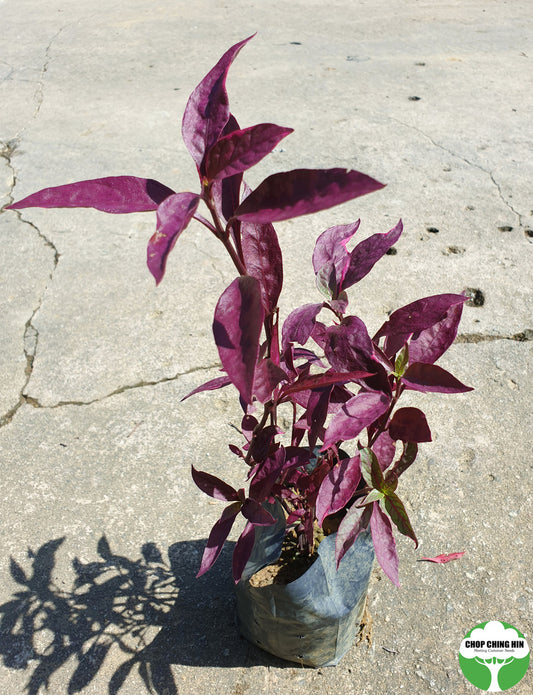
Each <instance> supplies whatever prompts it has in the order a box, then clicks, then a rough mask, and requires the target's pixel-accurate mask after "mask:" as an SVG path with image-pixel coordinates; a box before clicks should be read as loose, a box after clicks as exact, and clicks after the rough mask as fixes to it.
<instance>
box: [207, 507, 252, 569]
mask: <svg viewBox="0 0 533 695" xmlns="http://www.w3.org/2000/svg"><path fill="white" fill-rule="evenodd" d="M240 509H241V503H240V502H234V503H233V504H230V505H229V507H226V509H224V511H223V512H222V516H221V517H220V519H219V520H218V521H217V522H216V524H215V525H214V526H213V528H212V529H211V533H210V534H209V538H208V539H207V545H206V546H205V550H204V554H203V555H202V562H201V563H200V569H199V570H198V574H197V575H196V577H201V576H202V574H205V573H206V572H207V571H208V570H209V569H211V567H212V566H213V565H214V564H215V562H216V559H217V558H218V556H219V555H220V553H221V552H222V548H223V546H224V543H225V542H226V538H227V537H228V536H229V532H230V531H231V527H232V526H233V523H234V521H235V518H236V516H237V514H238V513H239V512H240Z"/></svg>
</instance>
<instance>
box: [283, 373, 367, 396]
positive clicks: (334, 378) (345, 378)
mask: <svg viewBox="0 0 533 695" xmlns="http://www.w3.org/2000/svg"><path fill="white" fill-rule="evenodd" d="M368 376H371V374H369V372H363V371H355V372H335V371H332V370H330V371H328V372H326V373H325V374H306V375H304V376H301V377H299V378H298V379H296V381H293V382H292V384H287V385H285V386H283V388H282V390H281V393H280V400H281V399H282V398H285V397H286V396H288V395H289V394H292V393H297V392H299V391H309V390H312V389H322V388H324V387H326V386H331V384H345V383H347V382H350V381H357V380H359V379H364V378H366V377H368Z"/></svg>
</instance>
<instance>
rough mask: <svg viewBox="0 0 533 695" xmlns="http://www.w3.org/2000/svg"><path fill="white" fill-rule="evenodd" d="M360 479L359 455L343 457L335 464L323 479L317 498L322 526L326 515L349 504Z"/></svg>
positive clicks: (317, 514) (319, 521)
mask: <svg viewBox="0 0 533 695" xmlns="http://www.w3.org/2000/svg"><path fill="white" fill-rule="evenodd" d="M360 480H361V461H360V459H359V456H354V457H353V458H346V459H341V460H340V461H339V462H338V463H336V464H335V466H333V468H332V469H331V470H330V471H329V473H328V474H327V476H326V477H325V478H324V480H323V481H322V484H321V485H320V490H319V491H318V497H317V499H316V518H317V520H318V523H319V524H320V526H322V524H323V523H324V519H325V517H326V516H329V515H330V514H335V512H338V511H340V510H341V509H342V508H343V507H345V506H346V505H347V504H348V502H349V501H350V499H351V498H352V496H353V494H354V492H355V490H356V489H357V486H358V485H359V481H360Z"/></svg>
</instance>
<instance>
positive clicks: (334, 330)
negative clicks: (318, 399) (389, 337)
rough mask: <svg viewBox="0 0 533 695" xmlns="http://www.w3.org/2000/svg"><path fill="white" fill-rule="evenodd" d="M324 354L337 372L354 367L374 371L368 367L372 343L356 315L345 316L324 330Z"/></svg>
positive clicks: (362, 323)
mask: <svg viewBox="0 0 533 695" xmlns="http://www.w3.org/2000/svg"><path fill="white" fill-rule="evenodd" d="M326 339H327V342H326V346H325V350H324V352H325V354H326V357H327V359H328V362H329V363H330V364H331V366H332V367H333V368H334V369H336V370H337V371H339V372H343V371H344V372H349V371H352V370H356V369H362V370H366V371H371V372H374V373H375V372H376V371H377V367H378V365H377V364H376V369H369V366H370V364H371V362H372V359H373V357H372V355H373V345H372V340H371V339H370V336H369V335H368V331H367V328H366V326H365V324H364V322H363V321H361V319H360V318H358V317H357V316H346V317H345V318H344V319H343V320H342V322H341V323H340V324H338V325H333V326H330V327H329V328H328V329H327V331H326Z"/></svg>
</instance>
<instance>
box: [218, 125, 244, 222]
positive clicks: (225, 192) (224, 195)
mask: <svg viewBox="0 0 533 695" xmlns="http://www.w3.org/2000/svg"><path fill="white" fill-rule="evenodd" d="M235 130H240V128H239V124H238V123H237V121H236V119H235V117H234V116H233V115H232V114H230V116H229V119H228V122H227V123H226V125H225V126H224V129H223V131H222V136H225V135H229V134H230V133H233V131H235ZM241 184H242V174H235V176H228V178H226V179H216V180H215V181H212V182H211V195H212V197H213V202H214V204H215V208H216V210H217V213H218V215H219V217H221V218H222V219H223V220H225V221H226V222H227V221H228V220H229V219H230V218H231V217H233V212H234V211H235V209H236V208H237V206H238V205H239V203H240V200H241V199H240V195H241ZM236 227H238V225H232V227H231V232H232V233H233V232H234V231H235V228H236Z"/></svg>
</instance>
